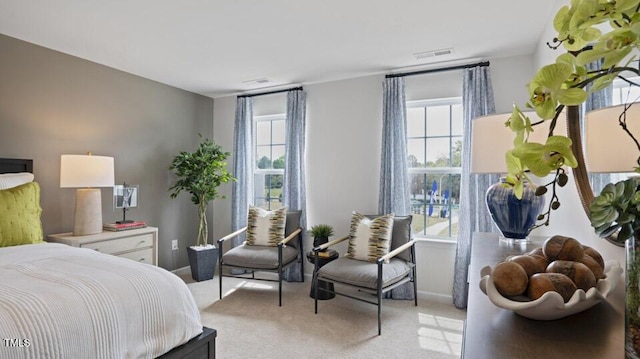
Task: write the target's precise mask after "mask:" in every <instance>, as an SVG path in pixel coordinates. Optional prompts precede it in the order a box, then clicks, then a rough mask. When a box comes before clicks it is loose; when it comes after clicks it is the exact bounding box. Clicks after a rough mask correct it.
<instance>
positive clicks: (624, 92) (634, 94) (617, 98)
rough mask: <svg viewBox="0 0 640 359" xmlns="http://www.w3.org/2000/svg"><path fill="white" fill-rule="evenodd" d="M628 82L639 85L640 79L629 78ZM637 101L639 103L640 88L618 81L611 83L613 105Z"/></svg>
mask: <svg viewBox="0 0 640 359" xmlns="http://www.w3.org/2000/svg"><path fill="white" fill-rule="evenodd" d="M629 80H630V81H631V82H634V83H639V82H638V81H640V77H634V78H630V79H629ZM638 101H640V87H638V86H634V85H631V84H629V83H628V82H625V81H622V80H618V79H616V80H614V81H613V102H612V104H613V105H620V104H623V103H631V102H638Z"/></svg>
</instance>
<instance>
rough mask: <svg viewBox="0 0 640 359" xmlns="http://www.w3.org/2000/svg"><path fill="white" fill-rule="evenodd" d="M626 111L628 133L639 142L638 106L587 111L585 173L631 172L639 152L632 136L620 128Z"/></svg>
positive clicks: (631, 105)
mask: <svg viewBox="0 0 640 359" xmlns="http://www.w3.org/2000/svg"><path fill="white" fill-rule="evenodd" d="M625 106H628V107H629V108H628V109H627V111H626V116H627V121H626V124H627V129H628V130H629V131H630V132H631V133H632V134H633V135H634V136H636V138H637V139H638V140H640V138H639V137H638V136H639V135H640V102H636V103H632V104H627V105H618V106H610V107H605V108H601V109H598V110H594V111H590V112H588V113H587V115H586V118H585V162H586V165H587V171H589V172H595V173H624V172H634V167H638V166H640V165H639V164H638V156H639V155H640V150H639V149H638V147H637V146H636V143H635V142H634V141H633V139H632V138H631V136H629V134H627V133H626V132H625V131H624V130H623V129H622V127H621V126H620V125H619V122H618V121H619V120H618V119H619V118H620V115H621V114H622V113H624V112H625Z"/></svg>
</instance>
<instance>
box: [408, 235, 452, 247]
mask: <svg viewBox="0 0 640 359" xmlns="http://www.w3.org/2000/svg"><path fill="white" fill-rule="evenodd" d="M414 238H415V239H416V242H417V243H416V244H418V245H420V244H422V245H429V244H441V245H447V246H451V245H453V246H455V245H456V244H457V241H456V240H455V239H449V238H429V237H418V236H415V237H414Z"/></svg>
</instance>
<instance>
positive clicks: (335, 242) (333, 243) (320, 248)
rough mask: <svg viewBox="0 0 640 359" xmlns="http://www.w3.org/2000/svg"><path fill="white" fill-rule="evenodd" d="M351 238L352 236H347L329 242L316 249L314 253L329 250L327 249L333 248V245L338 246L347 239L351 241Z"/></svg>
mask: <svg viewBox="0 0 640 359" xmlns="http://www.w3.org/2000/svg"><path fill="white" fill-rule="evenodd" d="M349 237H350V236H345V237H342V238H338V239H334V240H332V241H329V242H327V243H325V244H321V245H319V246H317V247H315V248H314V249H313V251H314V252H319V251H321V250H323V249H327V248H329V247H331V246H333V245H335V244H338V243H340V242H343V241H346V240H347V239H349Z"/></svg>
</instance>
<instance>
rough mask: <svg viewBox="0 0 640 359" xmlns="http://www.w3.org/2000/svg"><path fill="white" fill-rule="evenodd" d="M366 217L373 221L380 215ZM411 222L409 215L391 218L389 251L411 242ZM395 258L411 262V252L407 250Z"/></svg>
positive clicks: (411, 218) (411, 217)
mask: <svg viewBox="0 0 640 359" xmlns="http://www.w3.org/2000/svg"><path fill="white" fill-rule="evenodd" d="M366 216H367V217H368V218H372V219H373V218H376V217H380V216H381V214H367V215H366ZM412 221H413V216H411V215H409V216H396V217H393V233H392V234H391V248H390V249H389V251H393V250H394V249H396V248H398V247H400V246H402V245H403V244H405V243H407V242H409V241H410V240H411V238H412V235H411V231H412V229H411V222H412ZM396 257H397V258H402V259H404V260H406V261H411V252H410V251H409V250H408V249H407V250H405V251H402V252H401V253H399V254H398V255H397V256H396Z"/></svg>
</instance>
